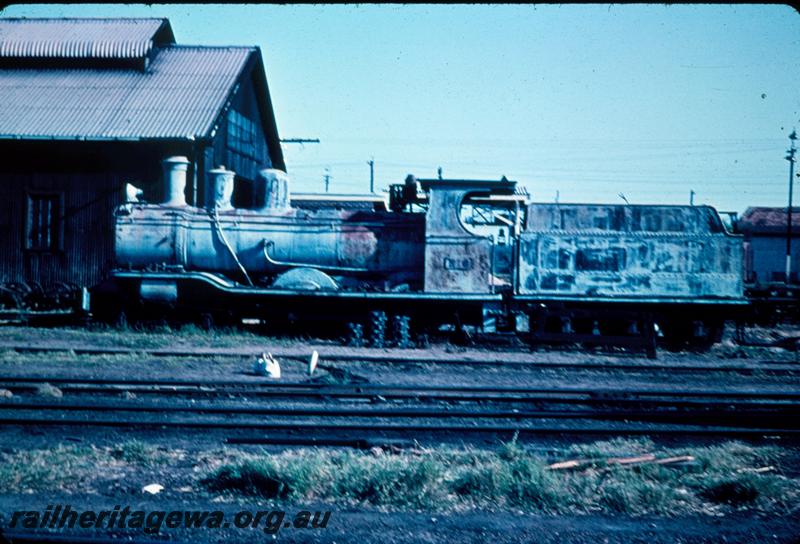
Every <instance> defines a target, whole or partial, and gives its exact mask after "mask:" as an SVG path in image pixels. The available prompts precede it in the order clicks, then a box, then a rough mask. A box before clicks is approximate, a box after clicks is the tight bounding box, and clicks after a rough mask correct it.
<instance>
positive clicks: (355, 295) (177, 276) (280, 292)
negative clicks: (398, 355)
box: [112, 271, 503, 302]
mask: <svg viewBox="0 0 800 544" xmlns="http://www.w3.org/2000/svg"><path fill="white" fill-rule="evenodd" d="M112 277H113V278H114V279H127V280H135V279H139V280H162V281H163V280H171V281H175V282H185V281H199V282H203V283H206V284H208V285H210V286H212V287H214V288H215V289H219V290H220V291H224V292H226V293H230V294H234V295H260V296H271V297H272V296H275V297H298V296H300V297H319V298H345V299H358V300H410V301H411V300H418V301H421V300H458V301H467V302H500V301H502V300H503V296H502V295H501V294H499V293H496V294H493V293H421V292H403V293H386V292H377V293H375V292H373V293H369V292H354V291H304V290H301V289H269V288H264V287H248V286H243V285H241V284H237V283H235V282H232V281H229V280H226V279H224V278H221V277H220V276H217V275H216V274H212V273H210V272H180V273H176V272H134V271H115V272H113V273H112Z"/></svg>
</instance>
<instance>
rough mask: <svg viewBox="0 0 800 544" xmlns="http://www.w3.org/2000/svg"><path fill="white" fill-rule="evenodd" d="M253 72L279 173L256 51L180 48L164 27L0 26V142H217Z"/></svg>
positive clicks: (152, 23)
mask: <svg viewBox="0 0 800 544" xmlns="http://www.w3.org/2000/svg"><path fill="white" fill-rule="evenodd" d="M247 70H252V71H253V77H254V84H255V85H256V92H257V94H258V100H259V103H260V108H259V109H260V113H261V122H262V124H263V126H264V133H265V136H266V138H267V147H268V148H269V153H270V156H271V158H272V162H273V165H274V166H275V167H277V168H281V169H283V168H285V166H284V163H283V153H282V150H281V147H280V141H279V137H278V130H277V126H276V124H275V118H274V113H273V111H272V104H271V99H270V96H269V87H268V85H267V80H266V74H265V72H264V65H263V61H262V59H261V51H260V50H259V49H258V48H257V47H201V46H182V45H175V37H174V35H173V33H172V28H171V26H170V24H169V21H168V20H167V19H0V139H67V140H107V139H119V140H140V139H198V138H208V137H212V136H213V133H214V131H215V129H216V128H217V127H216V124H217V123H218V122H219V121H220V119H221V115H222V114H223V113H224V112H225V109H226V106H227V104H228V101H229V100H230V98H231V97H232V96H233V94H234V93H235V92H236V90H237V81H238V80H239V78H240V77H241V76H242V74H244V73H245V71H247Z"/></svg>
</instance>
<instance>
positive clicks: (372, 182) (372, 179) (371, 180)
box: [367, 159, 375, 193]
mask: <svg viewBox="0 0 800 544" xmlns="http://www.w3.org/2000/svg"><path fill="white" fill-rule="evenodd" d="M367 164H368V165H369V192H370V193H374V192H375V159H370V160H368V161H367Z"/></svg>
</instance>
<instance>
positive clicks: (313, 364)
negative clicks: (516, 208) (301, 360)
mask: <svg viewBox="0 0 800 544" xmlns="http://www.w3.org/2000/svg"><path fill="white" fill-rule="evenodd" d="M317 361H319V353H317V350H314V351H313V352H312V353H311V359H309V361H308V375H309V376H313V375H314V371H315V370H316V369H317Z"/></svg>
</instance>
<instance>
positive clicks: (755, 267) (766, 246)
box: [736, 207, 800, 283]
mask: <svg viewBox="0 0 800 544" xmlns="http://www.w3.org/2000/svg"><path fill="white" fill-rule="evenodd" d="M786 221H787V213H786V208H785V207H784V208H767V207H753V208H747V210H746V211H745V212H744V214H743V215H742V217H741V218H740V219H739V220H738V221H737V223H736V231H737V232H738V233H740V234H743V235H744V258H745V281H746V282H748V283H770V282H783V281H785V277H786ZM799 272H800V208H795V207H792V274H791V278H790V280H791V281H792V282H797V278H798V273H799Z"/></svg>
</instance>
